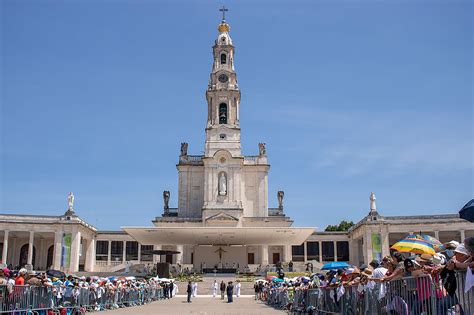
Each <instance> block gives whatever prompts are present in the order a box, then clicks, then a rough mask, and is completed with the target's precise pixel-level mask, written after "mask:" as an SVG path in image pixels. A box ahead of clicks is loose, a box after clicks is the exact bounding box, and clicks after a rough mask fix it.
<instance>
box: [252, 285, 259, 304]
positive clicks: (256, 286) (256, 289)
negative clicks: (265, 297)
mask: <svg viewBox="0 0 474 315" xmlns="http://www.w3.org/2000/svg"><path fill="white" fill-rule="evenodd" d="M253 289H254V290H255V300H257V299H258V291H259V283H258V282H255V284H254V285H253Z"/></svg>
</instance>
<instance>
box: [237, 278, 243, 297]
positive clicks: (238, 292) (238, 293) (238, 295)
mask: <svg viewBox="0 0 474 315" xmlns="http://www.w3.org/2000/svg"><path fill="white" fill-rule="evenodd" d="M241 287H242V284H241V283H240V280H237V284H236V285H235V296H237V297H240V288H241Z"/></svg>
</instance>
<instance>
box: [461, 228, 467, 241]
mask: <svg viewBox="0 0 474 315" xmlns="http://www.w3.org/2000/svg"><path fill="white" fill-rule="evenodd" d="M460 232H461V241H460V243H462V242H464V240H465V239H466V231H464V230H461V231H460Z"/></svg>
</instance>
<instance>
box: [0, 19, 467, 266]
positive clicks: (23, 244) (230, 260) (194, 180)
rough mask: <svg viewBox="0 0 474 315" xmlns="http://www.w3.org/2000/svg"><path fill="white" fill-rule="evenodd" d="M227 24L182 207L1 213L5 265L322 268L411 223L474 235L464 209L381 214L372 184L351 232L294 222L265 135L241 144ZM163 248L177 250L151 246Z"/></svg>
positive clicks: (444, 237) (184, 180)
mask: <svg viewBox="0 0 474 315" xmlns="http://www.w3.org/2000/svg"><path fill="white" fill-rule="evenodd" d="M229 32H230V26H229V24H227V23H226V21H225V20H224V19H223V20H222V22H221V23H220V24H219V26H218V36H217V38H216V40H215V44H214V46H213V64H212V71H211V74H210V80H209V85H208V88H207V91H206V99H207V104H208V107H207V112H208V114H207V125H206V129H205V133H206V138H205V139H206V140H205V143H204V154H203V155H190V154H188V145H187V143H182V144H181V153H180V156H179V162H178V164H177V169H178V197H177V199H178V207H177V208H170V207H169V200H170V193H169V191H164V192H163V200H164V209H163V214H162V216H161V217H156V218H155V219H154V220H153V221H152V223H153V225H150V226H146V227H130V226H124V227H122V230H118V231H99V230H97V229H96V228H95V227H94V226H92V225H90V224H88V223H87V222H85V221H84V220H82V219H81V218H80V217H79V216H78V215H77V214H76V212H75V209H74V207H73V205H74V196H73V195H72V194H70V195H69V197H68V203H69V207H68V210H67V211H66V213H64V215H58V216H51V215H49V216H46V215H45V216H40V215H18V214H0V255H1V256H0V259H1V263H2V264H11V265H12V266H13V267H14V268H15V267H19V266H24V265H28V266H31V268H34V269H36V270H46V269H49V268H53V269H58V270H63V271H66V272H71V273H72V272H78V271H87V272H115V271H123V270H125V269H128V268H130V267H132V268H133V267H137V268H139V267H143V266H144V265H147V264H152V263H157V262H159V261H160V259H163V260H164V261H166V262H169V263H171V264H178V263H179V264H180V265H181V266H182V267H183V268H184V267H188V268H190V269H194V270H196V271H204V272H206V271H209V270H213V269H214V268H217V269H227V270H240V271H243V270H244V268H247V267H248V268H249V269H250V270H255V269H256V268H257V266H259V265H263V266H266V265H273V264H277V263H288V262H289V261H293V262H294V264H295V269H298V268H303V266H304V264H305V263H307V262H312V263H313V265H314V266H315V267H318V266H321V264H323V263H325V262H328V261H348V262H351V263H354V264H360V263H362V262H365V263H368V262H369V261H371V260H372V259H373V258H381V257H382V256H384V255H387V254H389V250H390V245H392V244H393V243H395V242H396V241H398V240H399V239H400V238H402V237H404V236H406V234H408V233H413V232H422V233H425V234H430V235H432V236H435V237H437V238H438V239H440V240H441V241H442V242H447V241H450V240H458V241H461V240H463V239H464V238H465V237H469V236H474V224H472V223H470V222H467V221H465V220H462V219H460V218H459V216H458V215H457V214H446V215H434V216H404V217H387V216H382V215H380V214H379V211H378V210H377V208H376V204H375V195H374V194H373V193H372V194H371V195H370V203H369V205H370V207H368V209H367V213H368V214H367V216H366V217H364V218H363V219H362V220H361V221H359V222H358V223H357V224H356V225H355V226H353V227H352V228H351V229H350V230H349V231H347V232H319V231H316V230H315V228H314V227H292V223H293V221H292V220H291V219H290V218H289V217H288V216H286V214H287V213H288V212H287V211H286V209H285V210H284V207H283V198H284V193H283V191H279V192H276V195H277V198H278V204H279V206H278V208H269V207H268V196H269V191H268V171H269V169H270V165H269V161H268V157H267V154H266V148H265V144H264V143H260V144H258V155H255V156H244V155H242V152H241V141H240V132H241V129H240V110H241V109H240V90H239V86H238V83H237V75H236V72H235V67H234V45H233V43H232V39H231V37H230V34H229ZM244 108H245V107H244ZM256 147H257V146H256ZM273 193H275V192H273ZM273 193H270V195H273ZM159 249H163V250H174V251H178V252H179V254H176V255H165V256H161V257H160V256H158V255H153V254H151V253H150V252H151V251H152V250H159Z"/></svg>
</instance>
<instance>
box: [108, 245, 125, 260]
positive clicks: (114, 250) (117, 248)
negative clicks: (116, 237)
mask: <svg viewBox="0 0 474 315" xmlns="http://www.w3.org/2000/svg"><path fill="white" fill-rule="evenodd" d="M110 256H111V259H112V261H115V262H121V261H122V259H123V258H122V257H123V242H122V241H112V243H111V248H110Z"/></svg>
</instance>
